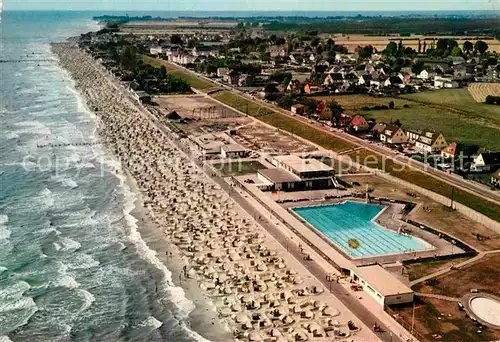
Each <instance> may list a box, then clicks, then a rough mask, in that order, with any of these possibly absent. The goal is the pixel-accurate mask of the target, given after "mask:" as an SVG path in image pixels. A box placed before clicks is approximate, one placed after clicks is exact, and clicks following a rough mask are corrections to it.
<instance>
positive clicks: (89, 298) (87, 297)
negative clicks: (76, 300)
mask: <svg viewBox="0 0 500 342" xmlns="http://www.w3.org/2000/svg"><path fill="white" fill-rule="evenodd" d="M78 293H80V294H81V295H82V296H83V299H84V303H83V305H82V307H81V308H80V310H79V312H82V311H85V310H87V309H88V308H89V307H90V306H91V305H92V303H94V302H95V297H94V296H93V295H92V293H90V292H89V291H86V290H83V289H79V290H78Z"/></svg>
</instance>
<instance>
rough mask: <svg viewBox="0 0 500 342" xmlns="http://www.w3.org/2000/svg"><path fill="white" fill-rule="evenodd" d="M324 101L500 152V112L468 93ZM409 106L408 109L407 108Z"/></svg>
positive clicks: (364, 96)
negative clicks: (479, 101)
mask: <svg viewBox="0 0 500 342" xmlns="http://www.w3.org/2000/svg"><path fill="white" fill-rule="evenodd" d="M317 99H320V100H323V101H331V100H335V101H337V102H339V103H340V104H341V105H342V106H343V107H344V109H346V111H347V112H355V113H359V114H363V115H365V116H366V117H367V118H373V119H376V120H377V121H383V122H390V121H394V120H396V119H399V120H400V122H401V123H402V124H403V128H407V129H412V130H424V129H435V130H437V131H441V132H442V133H443V135H444V137H445V139H446V140H447V141H448V142H454V141H459V142H463V143H468V144H476V145H479V146H482V147H486V148H488V149H490V150H500V139H498V136H499V134H500V108H499V107H498V106H492V105H486V104H483V103H477V102H476V101H474V99H473V98H472V96H471V95H470V94H469V91H468V90H467V89H451V90H440V91H433V92H422V93H416V94H408V95H403V96H401V97H399V98H391V97H383V98H382V97H372V96H368V95H340V96H335V95H334V96H326V97H317ZM390 101H393V102H394V104H395V109H382V110H370V111H366V110H362V108H363V107H365V106H368V107H373V106H376V105H386V106H387V105H388V104H389V102H390ZM405 104H408V106H409V107H408V108H403V105H405Z"/></svg>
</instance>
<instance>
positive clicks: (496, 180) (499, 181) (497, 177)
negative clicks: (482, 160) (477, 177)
mask: <svg viewBox="0 0 500 342" xmlns="http://www.w3.org/2000/svg"><path fill="white" fill-rule="evenodd" d="M491 185H493V186H494V187H495V188H499V189H500V170H498V171H497V172H496V173H494V174H493V176H491Z"/></svg>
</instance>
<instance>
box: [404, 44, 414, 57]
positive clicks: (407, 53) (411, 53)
mask: <svg viewBox="0 0 500 342" xmlns="http://www.w3.org/2000/svg"><path fill="white" fill-rule="evenodd" d="M403 54H404V55H405V56H410V57H411V56H415V55H416V54H417V52H416V51H415V50H413V49H412V48H411V47H409V46H407V47H405V49H404V50H403Z"/></svg>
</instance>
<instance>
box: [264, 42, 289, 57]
mask: <svg viewBox="0 0 500 342" xmlns="http://www.w3.org/2000/svg"><path fill="white" fill-rule="evenodd" d="M267 52H269V55H270V57H271V58H276V57H285V56H286V49H285V48H284V47H283V46H280V45H272V46H270V47H269V48H268V49H267Z"/></svg>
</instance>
